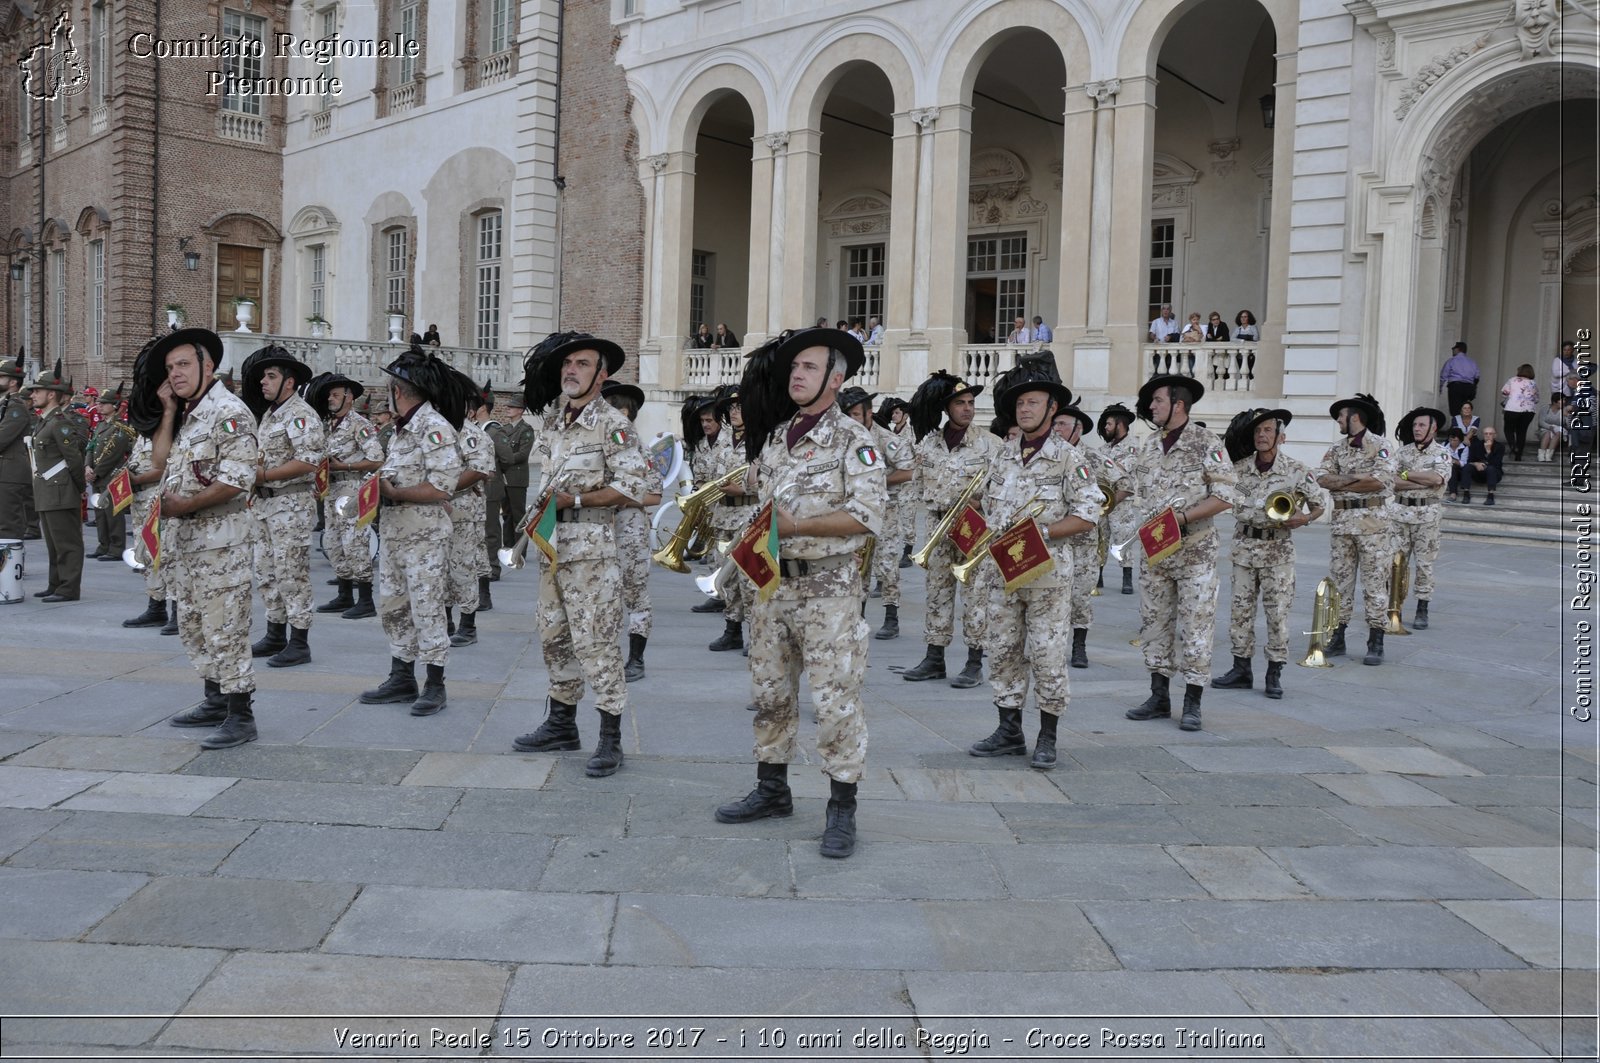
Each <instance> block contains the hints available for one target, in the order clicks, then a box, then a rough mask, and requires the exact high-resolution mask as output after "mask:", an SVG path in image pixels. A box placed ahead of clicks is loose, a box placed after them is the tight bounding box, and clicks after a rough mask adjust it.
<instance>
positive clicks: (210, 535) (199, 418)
mask: <svg viewBox="0 0 1600 1063" xmlns="http://www.w3.org/2000/svg"><path fill="white" fill-rule="evenodd" d="M260 460H261V446H260V441H259V439H258V438H257V436H256V419H255V415H254V414H252V413H251V412H250V407H248V406H246V405H245V404H244V400H243V399H241V398H239V397H238V396H237V395H235V394H233V393H232V392H230V391H229V390H228V389H227V388H225V387H223V386H222V382H221V381H219V380H213V381H212V382H211V386H210V387H208V388H207V389H206V393H205V394H204V395H202V396H200V401H199V402H197V403H195V404H194V406H193V407H191V408H190V409H188V410H186V411H185V412H184V415H183V423H182V424H180V425H179V426H178V427H177V429H176V431H175V432H174V433H173V440H172V449H171V451H169V452H168V454H167V469H166V475H165V477H164V478H163V480H162V484H161V487H162V490H163V491H170V492H172V493H173V494H177V495H182V496H184V497H188V496H191V495H196V494H199V493H200V492H201V491H203V490H204V489H206V488H207V487H210V486H211V485H212V484H213V483H224V484H227V485H228V486H229V487H237V488H239V490H240V491H242V492H248V491H249V490H250V489H251V488H252V487H253V486H255V481H256V466H257V464H258V463H259V462H260ZM245 497H246V496H245V495H242V494H241V495H236V496H234V497H233V498H230V499H229V500H228V501H226V502H223V503H222V504H221V505H216V506H211V507H210V508H208V509H202V510H198V511H196V512H194V513H190V514H188V515H187V516H184V517H178V518H174V519H173V521H172V524H173V525H174V527H175V530H177V531H178V533H179V534H178V535H177V536H175V541H174V546H175V547H176V548H177V551H178V552H179V553H180V554H181V553H182V552H184V550H185V549H193V550H222V549H231V548H233V547H239V546H247V545H249V543H250V542H251V541H252V539H253V537H254V536H255V528H256V524H257V521H256V518H255V517H253V516H251V515H250V514H249V513H247V512H246V511H245ZM166 526H167V520H166V519H165V518H163V519H162V528H163V536H164V535H165V529H166ZM245 557H246V561H247V562H248V557H249V555H248V554H246V555H245Z"/></svg>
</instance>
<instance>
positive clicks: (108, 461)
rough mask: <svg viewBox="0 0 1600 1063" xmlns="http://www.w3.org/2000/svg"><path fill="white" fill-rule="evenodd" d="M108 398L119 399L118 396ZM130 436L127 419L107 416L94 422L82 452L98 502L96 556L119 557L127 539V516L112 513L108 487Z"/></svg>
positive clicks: (121, 463)
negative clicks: (92, 432) (92, 474)
mask: <svg viewBox="0 0 1600 1063" xmlns="http://www.w3.org/2000/svg"><path fill="white" fill-rule="evenodd" d="M108 398H111V399H112V401H119V402H120V395H118V396H108ZM133 436H134V431H133V428H132V427H131V426H129V424H128V423H127V422H126V421H121V420H118V419H116V418H115V417H109V418H107V419H105V420H103V421H101V422H100V423H99V424H97V425H95V427H94V435H93V436H92V437H91V438H90V440H89V448H88V451H87V453H86V454H85V455H84V458H85V460H86V461H87V463H88V465H89V467H90V469H91V470H92V471H93V472H94V493H95V495H96V496H97V499H98V501H99V505H98V506H96V507H95V511H94V525H95V531H96V532H97V533H98V534H99V537H100V538H99V547H98V549H97V550H96V551H95V555H94V556H95V557H96V558H106V559H109V560H113V561H120V560H122V547H123V543H124V542H125V541H126V540H127V538H128V518H127V517H126V516H125V515H124V514H123V513H118V514H115V515H113V514H112V512H111V511H112V509H114V508H115V506H114V505H113V503H112V501H111V492H110V491H109V490H108V489H109V488H110V486H111V481H112V479H113V478H114V477H115V476H116V474H117V470H119V469H121V468H122V467H123V466H124V465H126V464H127V463H128V454H129V453H130V452H131V451H132V450H133Z"/></svg>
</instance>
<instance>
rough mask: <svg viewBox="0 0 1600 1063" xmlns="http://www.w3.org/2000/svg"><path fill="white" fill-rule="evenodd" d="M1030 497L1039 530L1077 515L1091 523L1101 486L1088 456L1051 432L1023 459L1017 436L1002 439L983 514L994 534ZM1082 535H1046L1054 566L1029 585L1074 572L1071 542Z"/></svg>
mask: <svg viewBox="0 0 1600 1063" xmlns="http://www.w3.org/2000/svg"><path fill="white" fill-rule="evenodd" d="M1032 502H1039V503H1041V504H1043V506H1044V512H1043V513H1041V514H1039V515H1038V516H1037V517H1035V518H1033V519H1034V520H1035V521H1036V522H1037V523H1038V525H1039V529H1040V531H1041V532H1043V530H1044V529H1045V528H1047V527H1049V526H1050V525H1051V524H1054V523H1055V522H1056V521H1058V520H1065V519H1066V518H1067V517H1078V518H1080V519H1082V520H1086V521H1088V522H1089V523H1090V524H1094V523H1095V522H1096V521H1097V520H1099V519H1100V490H1099V488H1098V487H1097V486H1096V485H1095V479H1094V473H1093V472H1092V471H1091V470H1090V468H1089V458H1088V456H1087V455H1086V454H1085V453H1084V452H1083V451H1082V450H1080V449H1078V448H1077V447H1075V446H1073V445H1072V444H1071V443H1068V442H1067V441H1066V440H1065V439H1062V438H1061V437H1060V436H1058V435H1056V434H1055V433H1054V432H1051V433H1049V434H1048V435H1046V436H1045V440H1044V445H1043V446H1041V447H1040V448H1039V450H1038V451H1037V452H1036V453H1035V454H1034V455H1033V457H1032V458H1031V459H1030V460H1029V461H1028V462H1027V463H1026V464H1024V463H1023V461H1022V440H1021V439H1012V440H1009V441H1007V442H1006V443H1003V444H1001V446H1000V449H999V451H998V452H997V453H996V454H995V456H994V460H993V461H991V462H990V463H989V479H988V482H987V484H986V485H985V486H984V492H983V513H984V519H985V520H987V521H988V522H989V527H991V528H992V529H994V533H995V535H997V536H998V535H1000V534H1001V533H1003V532H1004V531H1005V530H1006V529H1007V528H1009V527H1010V526H1011V525H1012V524H1013V523H1014V522H1015V521H1016V520H1017V519H1018V518H1020V517H1021V516H1022V515H1023V511H1024V510H1025V509H1026V508H1027V507H1028V506H1029V504H1030V503H1032ZM1082 534H1085V535H1086V534H1089V533H1088V532H1085V533H1082ZM1080 538H1081V535H1079V536H1066V537H1063V538H1060V539H1048V540H1047V541H1048V542H1049V544H1050V554H1051V556H1052V557H1054V558H1055V561H1056V571H1055V572H1051V573H1048V574H1046V575H1044V576H1041V577H1039V578H1038V579H1037V580H1035V581H1034V582H1033V583H1032V584H1031V586H1033V587H1041V588H1042V587H1058V586H1061V585H1062V583H1061V579H1060V575H1061V574H1063V573H1070V572H1071V571H1072V546H1073V542H1074V540H1076V539H1080ZM1069 585H1070V584H1069Z"/></svg>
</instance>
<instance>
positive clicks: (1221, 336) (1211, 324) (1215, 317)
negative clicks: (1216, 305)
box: [1206, 310, 1229, 343]
mask: <svg viewBox="0 0 1600 1063" xmlns="http://www.w3.org/2000/svg"><path fill="white" fill-rule="evenodd" d="M1228 338H1229V337H1228V323H1227V322H1226V321H1224V320H1222V315H1221V314H1219V313H1217V312H1216V311H1215V310H1213V311H1211V320H1210V321H1207V322H1206V342H1207V343H1227V342H1228Z"/></svg>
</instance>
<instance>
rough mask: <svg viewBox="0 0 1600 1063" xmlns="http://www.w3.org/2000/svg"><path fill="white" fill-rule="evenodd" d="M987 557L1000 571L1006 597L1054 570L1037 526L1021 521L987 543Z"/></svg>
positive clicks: (1030, 521) (1031, 522)
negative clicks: (992, 559) (991, 559)
mask: <svg viewBox="0 0 1600 1063" xmlns="http://www.w3.org/2000/svg"><path fill="white" fill-rule="evenodd" d="M989 556H990V557H992V558H994V563H995V564H996V565H998V566H999V567H1000V576H1001V578H1002V579H1004V580H1005V589H1006V593H1007V594H1010V593H1011V592H1012V591H1017V590H1021V589H1022V588H1023V587H1026V586H1027V585H1028V584H1030V583H1032V582H1033V581H1034V580H1036V579H1038V578H1039V577H1040V576H1044V575H1046V574H1048V573H1051V572H1054V571H1055V570H1056V559H1055V558H1053V557H1051V556H1050V546H1049V544H1047V543H1046V542H1045V540H1044V533H1043V532H1041V531H1040V530H1039V522H1038V521H1035V520H1031V519H1030V520H1021V521H1018V522H1017V523H1016V524H1015V525H1013V526H1012V527H1010V528H1007V529H1006V530H1005V532H1004V533H1002V534H1000V535H997V536H995V537H994V538H993V539H992V540H991V541H990V543H989Z"/></svg>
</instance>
